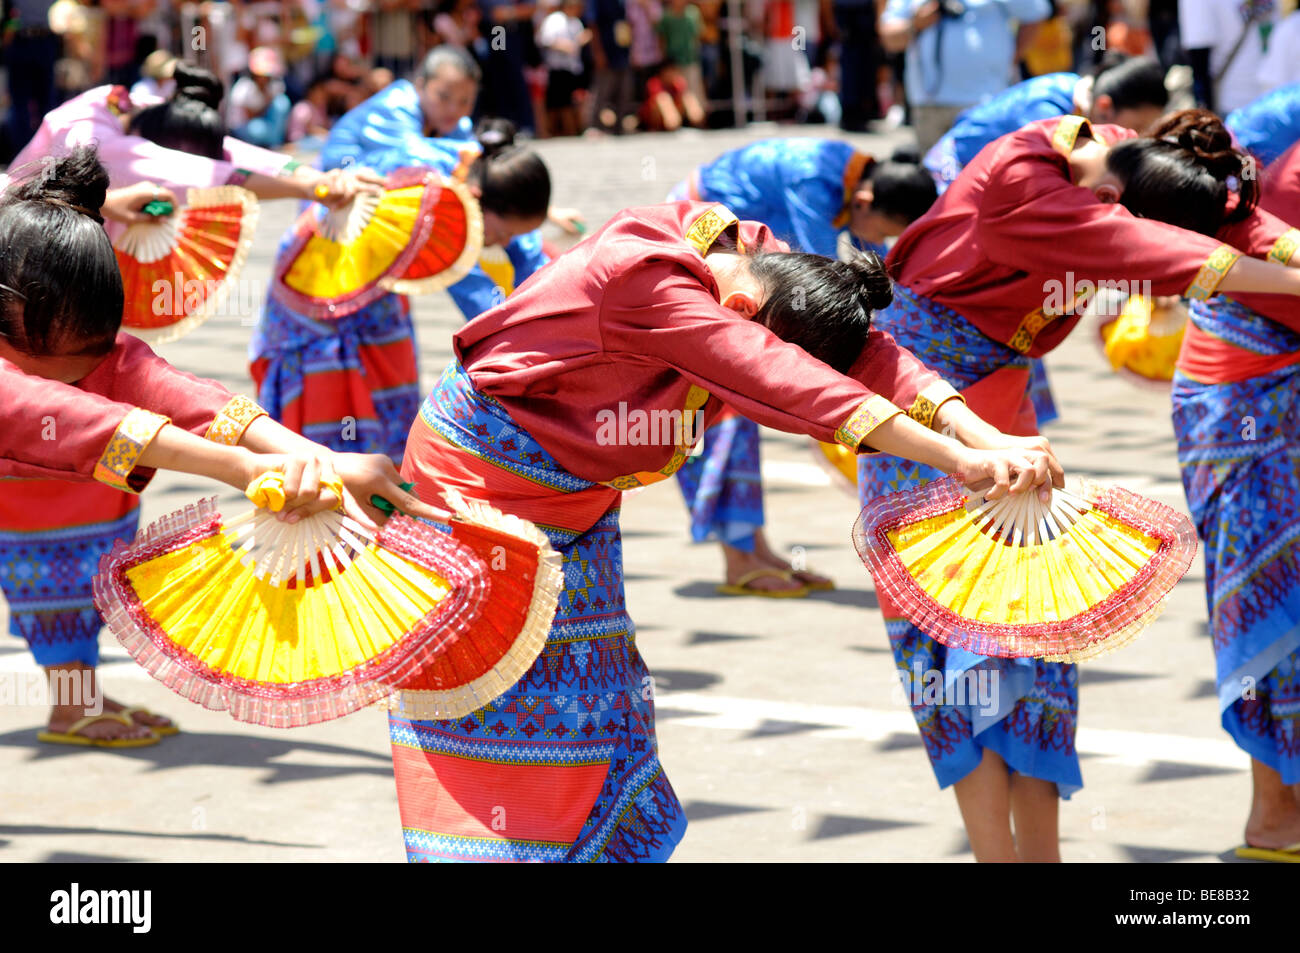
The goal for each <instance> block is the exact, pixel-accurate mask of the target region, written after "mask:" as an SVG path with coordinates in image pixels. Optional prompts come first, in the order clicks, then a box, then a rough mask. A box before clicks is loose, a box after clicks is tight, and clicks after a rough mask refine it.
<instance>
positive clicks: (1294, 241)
mask: <svg viewBox="0 0 1300 953" xmlns="http://www.w3.org/2000/svg"><path fill="white" fill-rule="evenodd" d="M1261 207H1262V208H1263V209H1266V210H1267V211H1268V212H1272V213H1273V214H1275V215H1277V216H1278V217H1279V218H1277V219H1274V218H1271V217H1270V216H1267V215H1256V216H1254V217H1253V219H1254V220H1252V221H1249V222H1247V223H1243V225H1242V226H1237V227H1236V228H1234V229H1233V231H1232V232H1231V233H1230V234H1224V235H1222V236H1221V237H1223V238H1224V240H1225V241H1231V242H1232V243H1233V244H1234V245H1237V246H1238V247H1240V248H1241V249H1242V250H1243V251H1245V252H1247V253H1249V254H1251V255H1254V256H1255V257H1257V258H1265V259H1268V260H1270V261H1276V262H1280V263H1283V264H1290V265H1291V266H1292V267H1300V255H1297V254H1296V249H1297V247H1300V231H1297V230H1296V229H1294V228H1291V227H1289V226H1288V225H1287V224H1285V223H1286V222H1300V145H1296V146H1292V147H1291V149H1290V150H1289V151H1287V152H1286V153H1285V154H1284V155H1283V156H1282V157H1281V158H1280V159H1278V161H1277V162H1275V163H1274V164H1273V165H1272V166H1270V167H1269V169H1268V175H1267V176H1266V177H1265V179H1264V190H1263V198H1262V200H1261ZM1279 219H1282V220H1285V221H1280V220H1279ZM1298 374H1300V320H1297V317H1296V314H1295V308H1294V306H1293V305H1292V304H1290V303H1289V301H1288V299H1286V298H1279V297H1275V296H1270V295H1233V296H1232V298H1231V299H1229V298H1226V297H1219V298H1215V299H1213V300H1212V301H1193V302H1192V306H1191V318H1190V322H1189V324H1188V328H1187V332H1186V335H1185V336H1184V338H1183V347H1182V352H1181V353H1180V355H1179V359H1178V371H1177V373H1176V375H1175V377H1174V389H1173V419H1174V433H1175V434H1176V435H1177V437H1178V463H1179V466H1180V467H1181V468H1182V475H1183V488H1184V490H1186V493H1187V505H1188V507H1189V508H1190V510H1191V513H1192V517H1193V519H1195V521H1196V529H1197V532H1198V533H1199V534H1200V537H1201V540H1202V543H1203V544H1204V547H1205V591H1206V601H1207V603H1208V605H1209V614H1210V634H1211V636H1212V638H1213V641H1214V657H1215V665H1216V668H1217V684H1218V689H1219V708H1220V711H1221V713H1222V721H1223V727H1224V729H1225V730H1226V731H1227V732H1228V734H1230V735H1231V736H1232V739H1233V741H1235V742H1236V743H1237V745H1238V746H1239V747H1240V748H1241V749H1242V750H1243V751H1245V752H1246V753H1248V754H1249V755H1250V762H1251V776H1252V780H1253V788H1254V790H1253V796H1252V799H1251V806H1250V814H1249V816H1248V818H1247V820H1246V846H1245V847H1244V848H1241V849H1239V850H1238V854H1239V855H1241V856H1243V857H1252V858H1255V859H1264V860H1287V861H1292V862H1295V861H1300V800H1297V787H1296V786H1297V785H1300V707H1297V704H1296V699H1297V689H1298V688H1300V585H1298V583H1300V568H1298V565H1297V554H1298V553H1300V503H1298V502H1297V501H1298V500H1300V449H1298V446H1297V445H1298V443H1300V431H1297V427H1296V413H1297V402H1298V401H1300V392H1298V391H1297V388H1296V383H1297V379H1298V378H1297V375H1298Z"/></svg>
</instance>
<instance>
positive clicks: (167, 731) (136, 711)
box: [118, 705, 181, 738]
mask: <svg viewBox="0 0 1300 953" xmlns="http://www.w3.org/2000/svg"><path fill="white" fill-rule="evenodd" d="M118 714H119V715H126V717H127V718H130V719H131V721H132V722H133V723H136V724H139V725H141V726H143V727H145V728H148V729H149V730H150V731H152V732H153V733H154V734H155V735H157V736H158V737H159V738H170V737H171V736H172V735H176V734H180V730H181V729H180V726H179V725H177V724H176V722H174V721H172V723H171V724H170V725H167V726H165V727H162V728H159V727H158V726H157V725H148V724H145V723H144V722H136V721H135V719H134V718H132V717H131V716H133V715H152V716H153V717H155V718H167V716H166V715H155V714H154V713H153V712H151V711H150V710H149V709H148V708H145V707H144V706H142V705H132V706H130V707H129V708H123V709H122V710H121V711H120V712H118ZM167 720H168V721H171V719H170V718H167Z"/></svg>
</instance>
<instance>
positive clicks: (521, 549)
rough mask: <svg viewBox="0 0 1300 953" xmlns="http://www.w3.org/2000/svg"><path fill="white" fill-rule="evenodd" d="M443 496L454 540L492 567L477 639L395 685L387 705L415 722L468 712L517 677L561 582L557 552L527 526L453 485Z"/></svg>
mask: <svg viewBox="0 0 1300 953" xmlns="http://www.w3.org/2000/svg"><path fill="white" fill-rule="evenodd" d="M443 496H444V498H445V499H446V500H447V502H448V503H449V504H450V505H451V507H452V509H453V510H455V511H456V512H455V515H454V516H453V517H452V518H451V519H450V520H449V521H448V525H449V529H450V535H451V537H452V539H454V540H455V541H456V542H458V543H460V544H461V545H462V546H465V547H467V548H468V549H469V550H470V551H471V552H473V553H474V555H476V556H477V557H478V558H479V559H481V560H482V561H483V562H484V563H486V564H487V565H488V566H489V567H491V568H492V569H493V570H494V572H492V573H491V574H490V583H491V590H490V592H489V594H488V599H487V602H486V604H485V605H484V608H483V616H482V618H481V619H480V621H479V622H478V623H477V624H476V626H475V638H473V639H468V640H466V639H462V640H461V641H459V642H458V643H456V644H455V645H453V646H451V648H450V649H449V650H448V651H446V652H444V653H443V654H441V655H440V656H439V657H438V658H436V659H435V660H434V661H433V662H432V663H431V664H429V665H426V666H424V667H423V668H421V669H420V671H419V672H417V673H415V674H414V675H412V676H411V677H409V678H405V679H403V680H402V681H400V682H398V683H396V687H397V688H398V689H401V691H400V692H399V693H398V694H396V695H394V696H393V699H392V702H391V707H392V709H393V710H394V711H396V712H397V713H399V714H400V715H402V716H404V717H407V718H415V719H420V720H425V719H442V718H460V717H462V716H463V715H468V714H469V713H470V712H472V711H477V710H478V709H480V708H482V707H483V706H484V705H487V704H488V703H489V702H491V701H492V700H493V699H495V698H497V697H498V696H500V695H501V694H502V693H504V692H505V691H506V690H508V689H509V688H511V687H512V686H513V685H514V684H515V682H517V681H519V679H520V678H522V677H523V676H524V674H525V673H526V672H527V671H528V669H530V668H531V667H532V665H533V663H534V662H535V661H536V660H537V657H538V655H540V654H541V651H542V648H543V646H545V644H546V639H547V636H548V634H549V633H550V629H551V623H552V622H553V621H554V619H555V606H556V603H557V601H558V599H559V593H560V590H561V589H562V588H563V583H564V577H563V570H562V568H561V562H560V557H559V555H558V554H557V553H556V552H555V551H554V550H553V549H551V546H550V543H549V541H548V540H547V538H546V536H545V534H543V533H542V532H541V530H539V529H537V527H535V526H533V524H532V523H529V522H527V521H526V520H522V519H520V518H519V517H517V516H511V515H506V514H503V513H501V512H500V511H498V510H495V509H493V508H492V507H490V506H487V505H486V504H483V503H479V502H476V501H467V500H464V499H462V498H461V497H460V495H459V494H458V493H457V492H456V491H455V490H453V489H451V488H444V490H443ZM494 633H495V634H494ZM514 633H518V635H515V634H514ZM521 647H522V650H521Z"/></svg>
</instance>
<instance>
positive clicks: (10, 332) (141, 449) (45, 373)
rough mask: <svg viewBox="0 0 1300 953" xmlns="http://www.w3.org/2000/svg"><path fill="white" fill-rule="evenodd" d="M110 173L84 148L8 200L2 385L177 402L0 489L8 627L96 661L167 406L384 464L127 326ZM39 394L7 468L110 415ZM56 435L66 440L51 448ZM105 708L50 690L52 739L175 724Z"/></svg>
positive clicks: (309, 450) (40, 464) (10, 438)
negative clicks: (159, 353) (190, 366)
mask: <svg viewBox="0 0 1300 953" xmlns="http://www.w3.org/2000/svg"><path fill="white" fill-rule="evenodd" d="M107 184H108V176H107V174H106V173H105V171H104V169H103V168H102V167H101V166H100V165H99V164H98V163H97V162H96V161H95V157H94V153H93V152H92V151H90V150H86V149H80V150H76V151H74V152H73V153H71V154H70V155H69V156H66V157H64V158H61V159H58V160H56V161H55V162H53V163H50V164H49V165H48V166H47V168H46V169H45V171H44V172H43V173H42V174H41V175H40V176H39V177H37V178H36V179H33V180H31V181H29V182H27V183H24V184H22V185H20V186H17V187H15V188H14V189H12V190H11V192H10V193H9V194H8V195H7V196H6V197H5V199H4V200H3V202H0V235H4V244H3V248H2V249H0V305H2V306H3V307H0V368H2V369H3V371H4V374H3V376H2V379H3V380H4V381H5V382H6V387H5V391H6V394H7V395H12V396H11V399H17V398H18V397H20V396H21V395H22V393H23V392H24V389H25V388H30V386H31V384H32V382H31V381H24V382H23V386H18V387H14V388H13V389H12V390H11V388H10V386H9V382H10V381H18V380H20V379H22V375H24V374H26V375H34V376H37V377H42V378H49V379H50V380H52V381H58V382H64V383H68V382H77V384H78V387H80V388H83V389H84V390H86V391H89V392H91V393H99V394H104V395H106V396H110V397H112V398H114V399H116V400H119V401H124V402H126V403H129V404H134V405H137V406H147V407H150V408H153V409H155V410H158V411H162V412H163V413H164V414H166V415H167V416H161V415H159V414H158V413H152V412H146V411H143V410H130V411H129V412H128V413H125V414H124V415H122V416H121V417H120V418H117V423H116V424H115V425H113V429H112V430H111V431H110V432H109V433H108V437H107V439H106V441H105V442H103V443H99V444H98V447H99V452H98V453H97V454H95V456H94V460H95V463H94V467H93V470H92V473H93V476H94V478H95V479H96V480H98V481H99V482H98V483H95V484H82V485H73V484H70V483H65V482H62V481H61V480H49V479H24V480H16V481H15V480H10V481H6V485H5V492H4V493H3V494H0V516H2V517H3V526H4V531H3V532H0V587H2V588H3V589H4V593H5V597H6V599H7V600H8V602H9V607H10V628H11V631H13V632H14V634H16V635H20V636H22V637H23V638H25V639H26V640H27V642H28V644H29V646H30V647H31V649H32V653H33V655H34V656H35V658H36V661H37V663H38V664H40V665H42V666H43V667H45V668H47V669H90V670H93V669H94V667H95V665H96V663H97V661H98V634H99V629H100V627H101V625H102V622H101V620H100V618H99V615H98V613H97V612H96V611H95V608H94V605H93V602H92V599H91V587H90V581H91V577H92V576H93V575H94V573H95V570H96V567H97V565H98V562H99V557H100V556H101V555H102V554H103V553H104V552H106V551H107V549H108V548H109V547H110V546H111V545H112V542H113V540H114V539H116V538H119V537H123V536H130V535H132V534H133V533H134V531H135V526H136V522H137V519H138V511H137V498H136V497H135V496H132V495H128V494H127V493H124V492H121V491H124V490H125V491H131V492H138V491H139V490H140V489H141V488H142V487H143V485H144V483H146V482H148V477H149V475H150V474H149V472H148V471H147V470H146V471H141V470H140V466H141V465H142V456H143V465H144V466H146V467H148V466H154V465H157V463H173V464H174V463H177V462H179V461H180V458H177V457H175V453H176V451H177V449H178V448H177V447H173V446H170V443H171V442H173V440H174V435H168V436H167V437H165V438H164V441H165V442H164V445H163V446H161V447H160V448H158V450H156V451H154V454H161V456H160V457H158V459H156V460H155V459H154V456H153V455H150V454H148V453H146V451H147V450H148V448H149V446H150V445H151V444H152V442H153V441H154V440H155V439H156V438H157V437H158V435H159V433H160V431H162V430H164V429H165V427H164V425H165V424H166V423H167V421H168V417H170V418H171V419H172V420H173V421H175V423H176V424H177V426H179V427H181V428H184V429H186V430H191V431H193V432H195V433H199V434H203V435H205V436H206V437H207V438H208V439H209V440H213V441H216V442H221V443H226V444H243V445H244V446H246V447H249V448H250V449H252V450H255V451H261V452H269V451H271V450H280V449H288V450H290V451H292V452H295V453H299V454H306V455H307V456H309V457H310V458H311V459H312V460H315V459H316V458H318V457H322V456H323V457H324V458H325V459H326V460H327V461H332V462H331V463H330V465H331V466H334V467H335V468H336V469H339V470H340V471H343V470H350V471H352V473H353V475H354V476H355V474H356V473H357V472H358V470H357V467H358V466H360V467H361V468H362V469H368V470H369V471H370V472H371V474H372V475H374V474H375V473H383V472H384V471H383V470H376V465H375V463H374V461H373V460H370V461H369V462H366V461H365V460H364V458H356V459H357V460H358V461H360V462H359V463H355V462H353V461H343V460H342V458H337V457H334V456H332V455H330V454H328V453H327V452H326V451H324V450H323V449H322V448H316V447H311V446H310V445H308V444H307V443H306V442H305V441H303V440H302V438H300V437H297V436H295V435H292V434H289V433H288V432H287V431H285V430H284V429H283V428H281V427H279V426H278V425H276V424H274V423H273V422H272V421H270V420H269V419H267V418H266V416H265V413H264V412H263V411H262V410H261V409H260V408H258V407H257V406H256V405H255V404H253V402H252V401H250V400H248V399H247V398H244V397H238V396H234V395H231V394H230V393H229V392H228V391H226V390H225V389H224V388H222V387H220V385H218V384H216V383H215V382H211V381H203V380H200V379H198V378H194V377H191V376H190V375H188V374H184V373H182V372H180V371H175V370H173V369H172V368H170V367H168V366H167V365H166V364H165V363H164V362H163V361H161V360H160V359H159V358H157V357H156V356H155V355H154V354H153V353H152V352H151V351H150V350H149V349H148V347H146V346H145V345H144V344H143V343H141V342H140V341H138V340H137V339H135V338H132V337H130V336H128V335H119V327H120V324H121V320H122V304H123V301H122V280H121V275H120V273H119V271H118V268H117V259H116V257H115V255H114V253H113V250H112V247H111V245H110V244H109V242H108V239H107V236H106V235H105V233H104V230H103V228H102V227H101V221H102V220H101V219H100V218H99V216H98V215H97V214H96V213H95V212H93V211H92V210H94V209H97V208H99V207H101V206H102V205H103V203H104V196H105V190H106V186H107ZM42 400H44V401H46V402H47V403H46V410H45V411H44V412H43V413H41V414H39V415H34V416H32V417H30V418H29V419H25V420H18V421H12V422H11V423H10V424H8V425H6V428H5V429H6V431H7V434H6V443H8V444H12V447H13V448H12V449H11V450H9V451H7V452H6V456H16V457H18V459H17V460H15V461H13V462H12V464H11V465H10V467H9V468H8V470H7V472H8V473H10V474H15V475H22V476H28V477H38V476H39V477H44V476H56V475H59V476H62V475H63V474H62V473H61V471H62V470H66V469H67V464H66V462H65V463H64V464H62V465H60V464H59V463H58V461H59V460H60V459H61V456H62V459H64V460H65V461H66V458H67V456H68V455H69V454H74V455H76V457H77V458H78V459H81V458H88V457H89V456H90V451H93V450H94V448H95V446H96V443H97V442H98V441H99V440H100V439H102V438H104V434H105V429H106V427H107V426H108V425H109V424H110V423H111V420H112V418H111V417H106V418H103V419H102V420H101V421H100V422H99V423H98V424H97V425H93V426H89V427H87V426H86V423H85V421H84V420H83V419H82V418H79V417H77V416H75V415H74V416H73V417H72V418H71V419H69V418H66V417H64V416H63V415H62V413H61V408H62V407H64V406H65V405H66V395H62V396H61V394H60V393H54V392H53V391H51V392H50V393H49V394H48V395H47V396H45V397H43V398H42ZM72 406H73V407H74V408H75V407H76V406H80V402H78V403H77V404H73V405H72ZM52 445H56V446H57V447H58V449H57V450H51V449H49V448H50V447H51V446H52ZM179 449H180V450H182V451H184V450H185V448H184V447H183V446H182V447H180V448H179ZM191 452H192V447H191ZM333 461H337V463H335V462H333ZM198 462H199V463H200V465H203V464H204V461H203V460H200V461H198ZM259 462H265V461H264V460H263V461H259ZM208 463H209V464H210V465H213V466H216V467H217V471H216V472H217V473H218V475H220V474H224V477H223V478H226V479H230V480H237V479H238V478H242V476H243V475H245V474H246V472H247V471H246V470H245V469H240V467H241V465H242V466H243V467H247V466H250V465H251V464H250V461H248V459H247V458H246V457H244V458H241V459H235V460H233V461H232V460H229V459H225V460H221V459H216V460H211V461H208ZM232 465H233V466H234V469H231V466H232ZM33 468H35V469H33ZM74 469H76V470H77V471H78V472H82V471H84V469H85V467H84V465H76V466H74ZM319 469H320V468H319V465H318V464H316V463H314V462H312V463H309V464H307V465H306V469H305V470H303V471H301V472H305V474H306V475H305V476H304V477H303V483H304V486H305V487H308V488H311V489H312V493H313V494H314V493H315V488H316V487H318V472H319ZM205 472H206V471H205ZM295 472H298V471H295ZM389 472H391V470H390V471H389ZM367 499H368V497H367ZM390 499H391V497H390ZM105 709H106V716H105V717H104V718H101V719H91V720H89V721H87V720H85V717H86V711H85V708H84V706H83V707H78V706H71V705H69V706H56V708H55V709H54V711H53V712H52V714H51V719H50V723H49V726H48V730H47V731H46V732H44V733H43V735H42V737H43V740H47V741H52V742H62V743H68V744H78V745H102V746H111V747H118V746H122V745H126V744H130V745H138V744H152V743H155V742H156V741H157V737H158V733H159V729H161V732H162V733H168V734H170V733H174V732H175V727H174V726H173V725H171V723H170V722H169V721H168V720H166V719H163V718H161V717H160V716H153V715H150V714H149V713H147V712H144V711H142V710H138V709H130V708H124V707H123V706H122V705H120V704H118V703H116V702H113V701H110V700H105ZM169 729H170V730H169Z"/></svg>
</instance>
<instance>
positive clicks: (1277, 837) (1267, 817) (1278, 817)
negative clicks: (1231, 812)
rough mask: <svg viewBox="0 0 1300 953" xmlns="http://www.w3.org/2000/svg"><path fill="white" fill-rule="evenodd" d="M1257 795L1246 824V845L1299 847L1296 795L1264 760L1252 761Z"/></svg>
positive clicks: (1252, 799) (1299, 826)
mask: <svg viewBox="0 0 1300 953" xmlns="http://www.w3.org/2000/svg"><path fill="white" fill-rule="evenodd" d="M1250 774H1251V778H1252V779H1253V781H1254V788H1255V789H1254V793H1253V795H1252V798H1251V804H1250V818H1249V819H1248V820H1247V821H1246V843H1247V844H1249V845H1250V846H1251V847H1266V848H1270V849H1273V850H1276V849H1278V848H1282V847H1290V846H1291V845H1292V844H1300V803H1297V802H1296V796H1295V792H1293V791H1292V790H1291V789H1290V788H1289V787H1288V786H1287V785H1285V784H1283V783H1282V775H1280V774H1278V773H1277V772H1276V771H1274V770H1273V769H1272V768H1270V767H1269V766H1268V765H1266V764H1265V763H1264V762H1262V761H1256V760H1255V759H1254V758H1251V759H1250Z"/></svg>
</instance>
